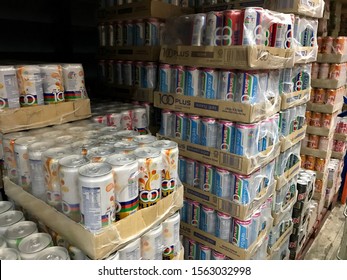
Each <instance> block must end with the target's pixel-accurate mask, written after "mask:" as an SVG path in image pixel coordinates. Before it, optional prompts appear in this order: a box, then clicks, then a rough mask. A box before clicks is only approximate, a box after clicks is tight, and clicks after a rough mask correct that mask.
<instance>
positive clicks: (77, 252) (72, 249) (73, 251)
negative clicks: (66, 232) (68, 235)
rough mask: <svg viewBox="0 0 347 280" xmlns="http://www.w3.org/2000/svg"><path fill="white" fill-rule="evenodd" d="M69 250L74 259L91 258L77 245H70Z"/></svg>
mask: <svg viewBox="0 0 347 280" xmlns="http://www.w3.org/2000/svg"><path fill="white" fill-rule="evenodd" d="M67 250H68V251H69V254H70V257H71V259H72V260H89V258H88V257H87V256H86V255H85V254H84V253H83V252H82V250H80V249H78V248H77V247H75V246H72V245H70V246H69V247H68V248H67Z"/></svg>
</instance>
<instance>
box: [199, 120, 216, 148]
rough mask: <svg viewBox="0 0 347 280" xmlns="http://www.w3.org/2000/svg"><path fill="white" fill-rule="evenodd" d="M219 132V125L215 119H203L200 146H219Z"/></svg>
mask: <svg viewBox="0 0 347 280" xmlns="http://www.w3.org/2000/svg"><path fill="white" fill-rule="evenodd" d="M217 130H218V125H217V122H216V120H215V119H213V118H203V119H202V120H201V135H200V144H201V145H203V146H205V147H213V148H215V147H216V146H217Z"/></svg>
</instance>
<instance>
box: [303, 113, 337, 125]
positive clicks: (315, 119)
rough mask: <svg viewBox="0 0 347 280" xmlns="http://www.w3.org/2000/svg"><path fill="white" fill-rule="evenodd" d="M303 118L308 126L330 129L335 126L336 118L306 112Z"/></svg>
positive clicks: (331, 115) (330, 115)
mask: <svg viewBox="0 0 347 280" xmlns="http://www.w3.org/2000/svg"><path fill="white" fill-rule="evenodd" d="M305 117H306V123H307V124H308V125H310V126H314V127H323V128H328V129H330V128H331V127H334V126H335V125H336V116H334V115H333V114H324V113H320V112H313V111H306V114H305Z"/></svg>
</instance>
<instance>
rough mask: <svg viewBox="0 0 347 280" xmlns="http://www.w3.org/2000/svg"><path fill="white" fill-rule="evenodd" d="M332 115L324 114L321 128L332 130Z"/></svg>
mask: <svg viewBox="0 0 347 280" xmlns="http://www.w3.org/2000/svg"><path fill="white" fill-rule="evenodd" d="M331 119H332V115H331V114H322V121H321V127H325V128H330V125H331Z"/></svg>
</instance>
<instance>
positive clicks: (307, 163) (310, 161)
mask: <svg viewBox="0 0 347 280" xmlns="http://www.w3.org/2000/svg"><path fill="white" fill-rule="evenodd" d="M300 157H301V168H304V169H307V170H313V171H318V172H324V171H325V167H326V166H327V164H328V163H329V162H327V160H326V159H325V158H319V157H315V156H311V155H304V154H301V155H300Z"/></svg>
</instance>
